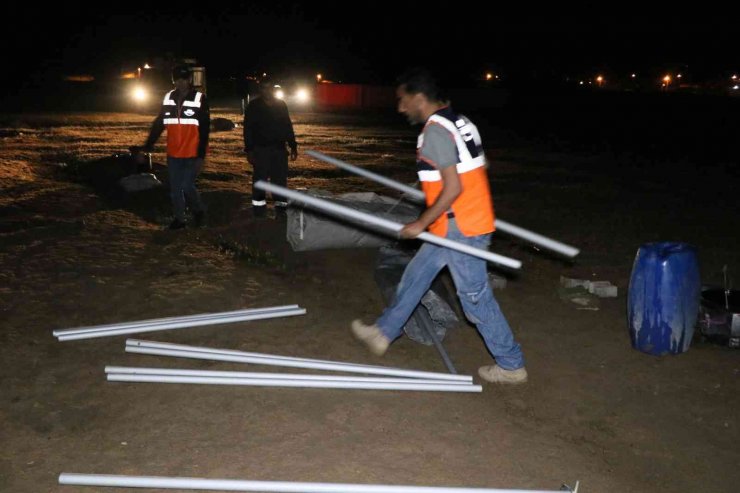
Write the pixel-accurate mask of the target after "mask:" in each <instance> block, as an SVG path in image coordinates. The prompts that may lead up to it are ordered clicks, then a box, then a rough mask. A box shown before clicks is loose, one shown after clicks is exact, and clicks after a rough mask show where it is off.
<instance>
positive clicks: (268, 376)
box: [105, 366, 470, 385]
mask: <svg viewBox="0 0 740 493" xmlns="http://www.w3.org/2000/svg"><path fill="white" fill-rule="evenodd" d="M105 373H106V374H118V375H174V376H182V377H218V378H238V379H258V380H293V381H307V382H367V383H428V384H434V383H438V384H444V385H470V383H468V382H458V381H454V380H419V379H415V378H387V377H357V376H344V375H306V374H302V373H264V372H248V371H218V370H186V369H180V368H140V367H130V366H106V367H105Z"/></svg>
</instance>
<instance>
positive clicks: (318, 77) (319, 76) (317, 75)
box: [316, 74, 322, 82]
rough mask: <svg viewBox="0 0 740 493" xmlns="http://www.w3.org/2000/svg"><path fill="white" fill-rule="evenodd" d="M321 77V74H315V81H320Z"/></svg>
mask: <svg viewBox="0 0 740 493" xmlns="http://www.w3.org/2000/svg"><path fill="white" fill-rule="evenodd" d="M321 79H322V77H321V74H316V81H317V82H321Z"/></svg>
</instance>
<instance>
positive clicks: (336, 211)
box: [254, 181, 522, 269]
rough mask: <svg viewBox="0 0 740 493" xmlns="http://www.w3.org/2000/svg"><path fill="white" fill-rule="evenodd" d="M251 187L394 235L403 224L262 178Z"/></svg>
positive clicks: (491, 256)
mask: <svg viewBox="0 0 740 493" xmlns="http://www.w3.org/2000/svg"><path fill="white" fill-rule="evenodd" d="M254 186H255V187H256V188H258V189H260V190H265V191H267V192H272V193H274V194H278V195H282V196H283V197H287V198H289V199H293V200H294V201H296V202H300V203H303V204H305V205H308V206H310V207H312V208H314V209H318V210H320V211H323V212H326V213H329V214H332V215H335V216H339V217H343V218H345V219H352V220H354V221H355V222H357V223H360V224H363V223H364V224H365V225H372V226H375V227H376V228H377V229H380V230H381V231H384V232H392V233H396V235H395V236H396V237H398V233H399V232H400V231H401V229H402V228H403V224H400V223H396V222H393V221H389V220H388V219H383V218H382V217H378V216H374V215H372V214H368V213H366V212H361V211H358V210H355V209H352V208H350V207H345V206H343V205H339V204H335V203H334V202H331V201H328V200H324V199H319V198H317V197H311V196H310V195H307V194H303V193H299V192H296V191H293V190H289V189H287V188H284V187H281V186H278V185H273V184H272V183H267V182H264V181H258V182H257V183H255V184H254ZM416 238H417V239H419V240H423V241H426V242H427V243H432V244H434V245H437V246H441V247H445V248H450V249H452V250H457V251H458V252H462V253H467V254H468V255H473V256H474V257H479V258H482V259H484V260H487V261H488V262H493V263H496V264H500V265H503V266H506V267H510V268H512V269H519V268H521V266H522V263H521V262H520V261H519V260H516V259H513V258H509V257H505V256H503V255H498V254H496V253H493V252H490V251H488V250H482V249H480V248H475V247H471V246H469V245H466V244H464V243H460V242H457V241H453V240H448V239H447V238H442V237H441V236H437V235H434V234H432V233H428V232H424V233H421V234H420V235H419V236H417V237H416Z"/></svg>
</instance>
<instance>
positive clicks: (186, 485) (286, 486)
mask: <svg viewBox="0 0 740 493" xmlns="http://www.w3.org/2000/svg"><path fill="white" fill-rule="evenodd" d="M59 484H68V485H77V486H113V487H122V488H166V489H185V490H210V491H252V492H264V493H556V492H557V491H560V493H562V490H520V489H500V488H465V487H459V486H400V485H385V484H342V483H303V482H293V481H250V480H243V479H207V478H184V477H167V476H123V475H111V474H78V473H68V472H64V473H61V474H60V475H59ZM577 490H578V485H576V487H575V489H574V490H572V493H577Z"/></svg>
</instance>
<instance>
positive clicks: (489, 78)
mask: <svg viewBox="0 0 740 493" xmlns="http://www.w3.org/2000/svg"><path fill="white" fill-rule="evenodd" d="M491 79H493V74H492V73H491V72H488V73H486V80H491Z"/></svg>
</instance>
